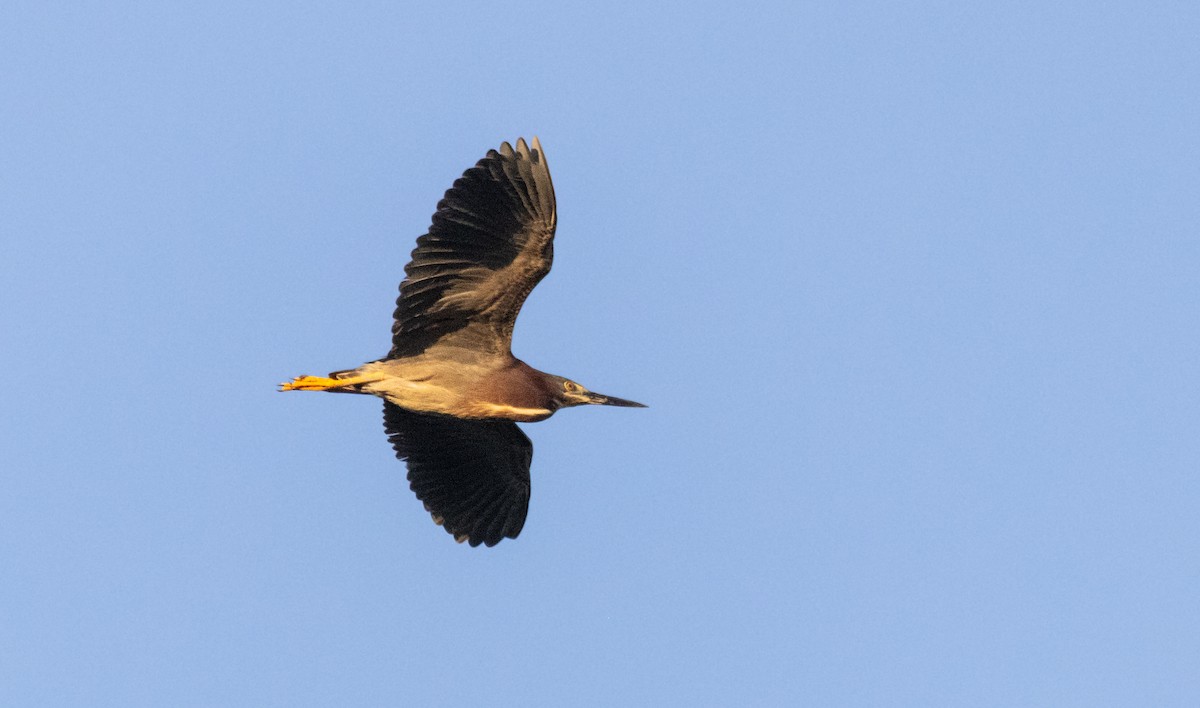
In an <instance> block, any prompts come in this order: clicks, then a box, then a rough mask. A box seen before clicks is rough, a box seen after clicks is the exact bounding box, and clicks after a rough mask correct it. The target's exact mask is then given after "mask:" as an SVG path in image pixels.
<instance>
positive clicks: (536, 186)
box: [388, 138, 557, 359]
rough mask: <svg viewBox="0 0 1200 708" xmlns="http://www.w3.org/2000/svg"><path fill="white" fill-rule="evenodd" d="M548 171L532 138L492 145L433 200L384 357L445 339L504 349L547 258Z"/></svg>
mask: <svg viewBox="0 0 1200 708" xmlns="http://www.w3.org/2000/svg"><path fill="white" fill-rule="evenodd" d="M556 220H557V217H556V212H555V204H554V185H553V184H552V183H551V182H550V168H549V166H548V165H547V164H546V155H545V153H544V152H542V145H541V143H540V142H538V139H537V138H534V139H533V147H532V148H530V147H529V146H528V145H526V144H525V140H524V138H522V139H520V140H517V147H516V149H515V150H514V149H513V148H512V146H511V145H509V144H508V143H503V144H502V145H501V146H500V151H499V152H497V151H495V150H489V151H488V154H487V157H484V158H483V159H482V160H480V161H479V162H478V163H476V165H475V166H474V167H472V168H470V169H469V170H467V171H466V172H464V173H463V176H462V177H460V178H459V179H457V180H455V182H454V186H453V187H451V188H450V189H449V190H448V191H447V192H446V196H445V197H443V198H442V201H440V202H438V207H437V211H436V212H435V213H434V215H433V224H432V225H431V226H430V227H429V233H427V234H425V235H424V236H421V237H420V238H418V239H417V248H416V250H414V251H413V253H412V262H411V263H409V264H408V266H407V267H405V269H404V272H405V275H406V276H407V277H406V278H405V279H404V282H403V283H401V284H400V297H399V299H398V300H396V313H395V318H396V321H395V324H393V325H392V350H391V352H390V353H389V354H388V358H389V359H395V358H399V357H405V356H414V355H416V354H420V353H421V352H423V351H425V350H426V349H428V348H429V347H430V346H432V345H434V344H435V343H438V342H440V341H444V343H446V344H451V345H455V346H461V347H464V348H468V349H473V350H476V351H482V352H490V353H494V354H507V353H509V351H510V346H511V344H512V331H513V324H514V323H515V322H516V320H517V313H518V312H519V311H520V310H521V305H522V304H524V302H525V298H526V297H527V296H528V295H529V292H530V291H531V290H533V287H534V286H535V285H537V284H538V281H540V280H541V279H542V278H544V277H545V276H546V273H549V272H550V263H551V261H552V260H553V257H554V249H553V243H554V227H555V223H556Z"/></svg>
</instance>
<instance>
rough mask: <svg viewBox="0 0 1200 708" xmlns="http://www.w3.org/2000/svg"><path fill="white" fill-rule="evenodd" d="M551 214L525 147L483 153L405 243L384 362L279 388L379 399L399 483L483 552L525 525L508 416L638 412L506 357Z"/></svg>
mask: <svg viewBox="0 0 1200 708" xmlns="http://www.w3.org/2000/svg"><path fill="white" fill-rule="evenodd" d="M557 219H558V217H557V213H556V209H555V202H554V185H553V184H551V182H550V168H549V166H548V165H547V164H546V153H545V152H543V150H542V146H541V143H540V142H538V139H537V138H536V137H535V138H534V139H533V146H532V147H530V146H529V145H527V144H526V143H525V140H524V139H523V138H522V139H519V140H517V146H516V148H515V149H514V148H513V147H512V146H511V145H509V144H508V143H502V144H501V145H500V150H499V152H497V151H496V150H489V151H488V153H487V156H486V157H484V158H483V159H482V160H480V161H479V162H477V163H476V164H475V166H474V167H472V168H470V169H468V170H467V171H466V172H464V173H463V176H462V177H460V178H459V179H457V180H456V181H455V182H454V186H452V187H451V188H450V189H449V190H448V191H447V192H446V195H445V197H443V198H442V201H440V202H438V205H437V211H436V212H434V214H433V224H432V225H431V226H430V227H429V232H428V233H426V234H425V235H423V236H421V237H420V238H418V239H417V247H416V249H415V250H414V251H413V252H412V261H411V262H410V263H409V264H408V265H407V266H406V267H405V268H404V273H405V276H406V277H405V278H404V282H402V283H401V284H400V297H399V298H398V299H397V300H396V312H395V322H394V323H393V324H392V349H391V351H390V352H388V355H387V356H386V357H384V358H383V359H380V360H378V361H372V362H369V363H366V364H363V365H362V366H360V367H358V368H357V369H348V370H345V371H335V372H333V373H331V374H329V376H327V377H321V376H299V377H297V378H295V379H293V380H291V381H289V382H286V383H283V384H280V387H279V388H280V390H281V391H330V392H334V393H361V394H369V395H373V396H379V397H380V398H382V399H383V421H384V428H385V429H386V430H387V435H388V440H389V441H390V442H391V444H392V447H393V448H395V450H396V456H397V457H398V458H400V459H402V460H406V461H407V464H408V481H409V485H410V486H411V487H412V490H413V491H414V492H415V493H416V495H417V498H418V499H420V500H421V501H422V502H423V503H424V504H425V510H426V511H428V512H429V513H430V514H432V515H433V520H434V522H435V523H437V524H438V525H440V526H442V527H443V528H445V529H446V531H448V532H449V533H450V534H451V535H453V536H454V538H455V540H457V541H458V542H459V543H462V542H463V541H466V542H468V543H470V544H471V545H472V546H478V545H479V544H481V543H482V544H485V545H487V546H494V545H496V544H497V543H499V542H500V541H501V540H502V539H504V538H516V537H517V534H519V533H521V528H522V527H523V526H524V525H525V515H526V512H527V511H528V509H529V464H530V461H531V460H532V458H533V444H532V443H531V442H530V441H529V438H528V437H526V435H525V434H524V433H523V432H521V429H520V428H518V427H517V422H523V423H531V422H535V421H539V420H545V419H546V418H549V417H550V416H551V415H554V412H555V411H557V410H558V409H559V408H569V407H571V406H579V405H585V404H599V405H606V406H628V407H637V408H644V407H645V406H643V405H642V404H640V403H634V402H633V401H627V400H625V399H622V398H616V397H614V396H605V395H602V394H599V393H594V392H592V391H589V390H587V389H586V388H584V387H583V386H580V385H579V384H577V383H575V382H574V381H571V380H570V379H566V378H563V377H562V376H554V375H552V374H546V373H543V372H541V371H538V370H537V369H534V368H533V367H531V366H529V365H528V364H526V363H525V362H523V361H521V360H520V359H517V358H516V357H514V356H513V355H512V350H511V346H512V332H513V324H514V323H515V322H516V320H517V313H518V312H520V310H521V305H522V304H524V302H525V298H526V297H527V296H528V295H529V293H530V291H532V290H533V287H534V286H535V285H537V284H538V282H539V281H540V280H541V279H542V278H544V277H545V276H546V274H547V273H549V272H550V263H551V261H552V260H553V256H554V229H555V225H556V222H557Z"/></svg>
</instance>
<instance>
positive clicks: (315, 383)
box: [279, 374, 383, 391]
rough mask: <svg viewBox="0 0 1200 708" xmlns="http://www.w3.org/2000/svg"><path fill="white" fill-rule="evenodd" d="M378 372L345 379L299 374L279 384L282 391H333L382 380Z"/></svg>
mask: <svg viewBox="0 0 1200 708" xmlns="http://www.w3.org/2000/svg"><path fill="white" fill-rule="evenodd" d="M382 378H383V377H382V376H379V375H378V374H375V375H368V376H354V377H351V378H345V379H329V378H325V377H324V376H297V377H296V378H294V379H292V380H291V381H287V382H284V383H281V384H279V390H280V391H332V390H335V389H339V388H346V387H349V386H358V385H360V384H366V383H372V382H375V381H379V380H381V379H382Z"/></svg>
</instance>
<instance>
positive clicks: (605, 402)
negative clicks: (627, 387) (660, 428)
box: [586, 391, 646, 408]
mask: <svg viewBox="0 0 1200 708" xmlns="http://www.w3.org/2000/svg"><path fill="white" fill-rule="evenodd" d="M586 395H587V402H588V403H594V404H596V405H598V406H621V407H622V408H645V407H646V405H645V404H642V403H637V402H635V401H627V400H625V399H624V398H617V397H616V396H605V395H604V394H602V393H593V392H592V391H588V392H587V394H586Z"/></svg>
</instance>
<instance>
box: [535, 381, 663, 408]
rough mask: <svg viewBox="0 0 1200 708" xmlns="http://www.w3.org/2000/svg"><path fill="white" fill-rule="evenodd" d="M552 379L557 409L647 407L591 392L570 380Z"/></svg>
mask: <svg viewBox="0 0 1200 708" xmlns="http://www.w3.org/2000/svg"><path fill="white" fill-rule="evenodd" d="M551 379H552V382H551V386H553V391H552V393H551V395H552V396H553V397H554V403H555V406H556V407H557V408H570V407H571V406H584V405H598V406H623V407H626V408H645V407H646V406H645V405H643V404H641V403H635V402H634V401H627V400H625V399H624V398H617V397H616V396H605V395H604V394H602V393H595V392H593V391H589V390H587V389H586V388H584V387H583V386H581V385H579V384H577V383H575V382H574V381H572V380H570V379H566V378H563V377H562V376H552V377H551Z"/></svg>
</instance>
